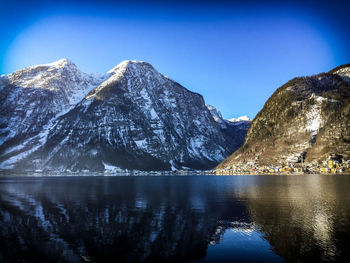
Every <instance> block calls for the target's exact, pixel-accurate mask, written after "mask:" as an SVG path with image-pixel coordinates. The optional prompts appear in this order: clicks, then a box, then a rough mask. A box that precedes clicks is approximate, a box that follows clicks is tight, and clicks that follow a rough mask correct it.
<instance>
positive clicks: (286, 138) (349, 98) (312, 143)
mask: <svg viewBox="0 0 350 263" xmlns="http://www.w3.org/2000/svg"><path fill="white" fill-rule="evenodd" d="M330 160H331V161H334V162H336V163H344V162H347V166H349V160H350V64H347V65H343V66H340V67H337V68H335V69H333V70H331V71H329V72H328V73H321V74H318V75H314V76H311V77H299V78H294V79H292V80H290V81H288V82H287V83H286V84H284V85H283V86H282V87H280V88H279V89H277V90H276V92H275V93H274V94H273V95H272V96H271V97H270V98H269V100H268V101H267V102H266V103H265V105H264V107H263V109H262V110H261V111H260V112H259V113H258V114H257V116H256V117H255V118H254V120H253V121H252V123H251V125H250V128H249V130H248V133H247V136H246V139H245V142H244V144H243V145H242V147H240V149H239V150H237V151H236V152H235V153H233V154H232V155H231V156H230V157H228V158H227V159H226V160H225V161H224V162H222V163H221V164H220V165H219V166H218V167H217V168H218V169H235V168H239V169H241V168H242V167H243V168H244V169H246V170H248V169H254V168H256V167H264V166H270V167H283V166H294V165H300V166H301V165H302V166H306V167H309V168H310V169H311V170H315V171H318V170H317V169H316V168H317V167H321V166H325V164H326V163H327V162H328V161H330Z"/></svg>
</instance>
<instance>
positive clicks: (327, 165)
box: [215, 158, 350, 175]
mask: <svg viewBox="0 0 350 263" xmlns="http://www.w3.org/2000/svg"><path fill="white" fill-rule="evenodd" d="M215 172H216V175H234V174H350V160H348V159H344V158H329V160H328V161H324V162H323V163H322V164H321V165H311V164H303V163H290V164H287V165H285V166H272V165H271V166H259V165H256V164H251V163H247V164H244V165H232V166H231V168H230V169H218V170H216V171H215Z"/></svg>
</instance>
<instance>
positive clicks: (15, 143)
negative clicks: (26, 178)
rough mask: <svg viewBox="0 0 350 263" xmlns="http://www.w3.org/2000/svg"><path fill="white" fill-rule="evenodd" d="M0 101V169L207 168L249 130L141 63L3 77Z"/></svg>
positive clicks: (53, 68)
mask: <svg viewBox="0 0 350 263" xmlns="http://www.w3.org/2000/svg"><path fill="white" fill-rule="evenodd" d="M0 96H1V107H0V169H19V170H55V171H81V170H90V171H103V170H124V169H130V170H146V171H147V170H175V169H210V168H213V167H215V166H216V165H217V164H218V163H220V162H221V161H222V160H224V159H225V158H226V157H227V156H229V155H230V154H232V153H233V152H234V151H235V150H237V149H238V148H239V147H240V146H241V145H242V143H243V141H244V137H245V134H246V132H247V130H248V127H249V124H250V121H249V119H247V118H241V119H240V118H238V119H232V120H224V119H223V118H222V116H221V114H220V112H219V111H218V110H216V109H215V108H214V107H212V106H208V107H207V106H206V105H205V103H204V100H203V97H202V96H201V95H199V94H197V93H194V92H191V91H189V90H187V89H186V88H184V87H182V86H181V85H180V84H178V83H176V82H175V81H173V80H171V79H169V78H168V77H166V76H163V75H161V74H160V73H158V72H157V71H156V70H155V69H154V68H153V67H152V66H151V65H150V64H148V63H146V62H138V61H123V62H122V63H120V64H119V65H117V66H116V67H115V68H113V69H112V70H110V71H109V72H107V73H106V74H103V75H89V74H85V73H82V72H81V71H80V70H79V69H78V68H77V67H76V65H75V64H74V63H72V62H71V61H68V60H66V59H63V60H59V61H57V62H54V63H51V64H45V65H37V66H33V67H29V68H25V69H23V70H19V71H16V72H14V73H12V74H9V75H7V76H4V75H3V76H1V78H0Z"/></svg>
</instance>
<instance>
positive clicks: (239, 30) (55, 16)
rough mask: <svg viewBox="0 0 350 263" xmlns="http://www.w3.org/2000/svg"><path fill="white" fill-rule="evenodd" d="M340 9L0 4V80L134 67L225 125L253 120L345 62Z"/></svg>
mask: <svg viewBox="0 0 350 263" xmlns="http://www.w3.org/2000/svg"><path fill="white" fill-rule="evenodd" d="M348 2H349V1H338V2H337V1H333V2H330V1H329V2H322V1H321V2H319V1H309V2H308V1H300V2H299V1H290V0H289V1H288V0H287V1H284V2H283V4H281V3H280V2H277V1H265V2H264V1H245V2H242V3H241V2H237V1H236V2H234V1H221V0H217V1H192V2H191V1H181V0H180V1H176V2H175V1H174V2H172V1H162V2H157V1H147V2H146V1H123V2H118V1H96V2H94V1H36V0H33V1H30V3H29V1H17V0H12V1H1V6H2V8H1V10H0V35H1V38H0V74H8V73H11V72H13V71H15V70H17V69H21V68H23V67H26V66H31V65H35V64H40V63H49V62H52V61H55V60H58V59H60V58H68V59H70V60H72V61H73V62H74V63H76V65H77V66H78V67H79V68H80V69H81V70H82V71H85V72H88V73H93V72H106V71H108V70H109V69H111V68H113V67H114V66H115V65H117V64H118V63H120V62H121V61H122V60H125V59H131V60H142V61H147V62H149V63H151V64H152V65H153V66H154V67H155V68H156V69H157V70H158V71H159V72H161V73H162V74H164V75H167V76H169V77H170V78H172V79H174V80H176V81H177V82H179V83H180V84H182V85H183V86H184V87H186V88H188V89H190V90H192V91H195V92H198V93H200V94H202V95H203V96H204V99H205V101H206V103H208V104H212V105H214V106H215V107H217V108H218V109H219V110H220V111H221V112H222V114H223V116H224V117H225V118H230V117H237V116H240V115H248V116H249V117H251V118H253V117H254V116H255V115H256V114H257V113H258V111H259V110H260V109H261V108H262V107H263V105H264V103H265V101H266V100H267V99H268V98H269V96H271V94H272V93H273V92H274V91H275V90H276V89H277V88H278V87H279V86H281V85H283V84H284V83H285V82H287V81H288V80H289V79H291V78H293V77H296V76H303V75H311V74H316V73H319V72H324V71H328V70H330V69H331V68H333V67H336V66H338V65H340V64H345V63H349V62H350V49H349V47H350V45H349V44H350V22H349V20H348V14H349V13H350V4H349V3H348Z"/></svg>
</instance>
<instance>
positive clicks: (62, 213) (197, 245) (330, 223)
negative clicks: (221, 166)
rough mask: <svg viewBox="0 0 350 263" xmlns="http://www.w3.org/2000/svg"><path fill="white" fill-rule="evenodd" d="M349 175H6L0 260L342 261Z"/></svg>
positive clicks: (349, 237) (349, 226) (0, 205)
mask: <svg viewBox="0 0 350 263" xmlns="http://www.w3.org/2000/svg"><path fill="white" fill-rule="evenodd" d="M349 189H350V177H348V176H317V175H311V176H310V175H309V176H230V177H214V176H189V177H163V176H162V177H2V178H0V262H190V261H200V262H232V261H237V262H284V261H287V262H310V261H314V262H322V261H323V262H346V263H348V262H349V260H350V252H349V249H348V248H349V245H350V194H349Z"/></svg>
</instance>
